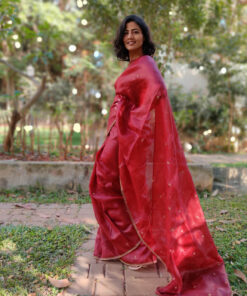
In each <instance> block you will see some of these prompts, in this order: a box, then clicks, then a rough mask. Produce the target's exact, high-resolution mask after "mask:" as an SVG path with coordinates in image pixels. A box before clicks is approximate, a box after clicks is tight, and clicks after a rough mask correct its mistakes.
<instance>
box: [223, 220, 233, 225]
mask: <svg viewBox="0 0 247 296" xmlns="http://www.w3.org/2000/svg"><path fill="white" fill-rule="evenodd" d="M219 222H220V223H222V224H231V223H234V222H236V221H234V220H219Z"/></svg>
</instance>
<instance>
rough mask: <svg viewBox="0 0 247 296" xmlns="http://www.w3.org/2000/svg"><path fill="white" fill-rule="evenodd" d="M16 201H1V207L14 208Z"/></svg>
mask: <svg viewBox="0 0 247 296" xmlns="http://www.w3.org/2000/svg"><path fill="white" fill-rule="evenodd" d="M14 208H15V203H13V202H0V209H7V210H8V209H14Z"/></svg>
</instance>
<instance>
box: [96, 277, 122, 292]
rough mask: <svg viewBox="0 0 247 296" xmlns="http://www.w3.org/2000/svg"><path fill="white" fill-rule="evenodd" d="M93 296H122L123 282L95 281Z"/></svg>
mask: <svg viewBox="0 0 247 296" xmlns="http://www.w3.org/2000/svg"><path fill="white" fill-rule="evenodd" d="M95 296H124V282H123V280H117V279H109V278H108V279H107V278H105V279H97V281H96V290H95Z"/></svg>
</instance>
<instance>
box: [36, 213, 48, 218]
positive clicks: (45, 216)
mask: <svg viewBox="0 0 247 296" xmlns="http://www.w3.org/2000/svg"><path fill="white" fill-rule="evenodd" d="M37 215H38V216H39V217H41V218H46V219H47V218H51V216H48V215H45V214H41V213H37Z"/></svg>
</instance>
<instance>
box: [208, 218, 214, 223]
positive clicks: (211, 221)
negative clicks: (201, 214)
mask: <svg viewBox="0 0 247 296" xmlns="http://www.w3.org/2000/svg"><path fill="white" fill-rule="evenodd" d="M215 221H216V219H207V220H206V222H207V223H213V222H215Z"/></svg>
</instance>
